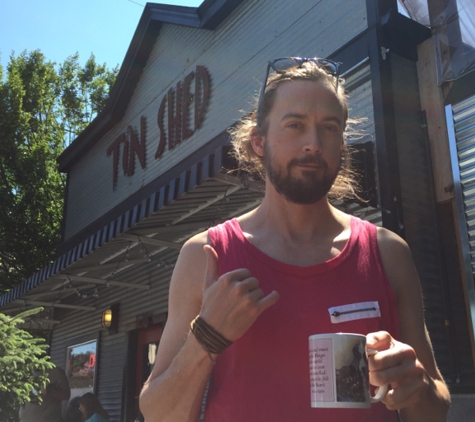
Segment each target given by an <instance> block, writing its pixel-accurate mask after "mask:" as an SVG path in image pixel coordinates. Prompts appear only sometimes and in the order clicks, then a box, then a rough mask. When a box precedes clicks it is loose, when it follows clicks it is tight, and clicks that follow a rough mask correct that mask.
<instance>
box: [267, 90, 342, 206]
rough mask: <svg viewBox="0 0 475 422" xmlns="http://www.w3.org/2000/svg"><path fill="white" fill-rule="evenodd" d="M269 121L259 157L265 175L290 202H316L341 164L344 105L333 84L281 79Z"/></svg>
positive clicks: (330, 184) (332, 180)
mask: <svg viewBox="0 0 475 422" xmlns="http://www.w3.org/2000/svg"><path fill="white" fill-rule="evenodd" d="M268 123H269V125H268V131H267V134H266V135H265V136H264V137H263V143H264V148H263V163H264V167H265V171H266V174H267V177H268V179H269V181H270V182H271V183H272V185H273V186H274V188H275V190H276V191H277V192H278V193H279V194H281V195H282V196H284V197H285V198H286V199H287V200H288V201H290V202H294V203H297V204H314V203H316V202H318V201H319V200H320V199H322V198H323V197H325V196H326V194H327V193H328V192H329V190H330V188H331V187H332V185H333V182H334V181H335V179H336V177H337V175H338V172H339V170H340V154H341V149H342V145H343V130H344V111H343V107H342V105H341V104H340V102H339V101H338V99H337V97H336V95H335V92H334V89H333V88H332V87H331V86H329V85H324V84H322V83H317V82H311V81H292V82H285V83H283V84H282V85H281V86H280V87H279V88H278V90H277V95H276V98H275V102H274V106H273V108H272V110H271V112H270V113H269V116H268Z"/></svg>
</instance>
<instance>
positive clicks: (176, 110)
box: [155, 66, 211, 158]
mask: <svg viewBox="0 0 475 422" xmlns="http://www.w3.org/2000/svg"><path fill="white" fill-rule="evenodd" d="M193 80H195V92H194V95H193V94H192V93H191V84H192V82H193ZM210 94H211V88H210V79H209V73H208V71H207V70H206V68H205V67H204V66H196V71H195V72H191V73H189V74H188V75H187V76H186V77H185V80H184V82H183V83H182V82H178V83H177V84H176V88H175V89H173V88H170V89H169V90H168V93H167V94H166V95H165V96H164V97H163V99H162V102H161V103H160V107H159V108H158V114H157V124H158V128H159V129H160V140H159V142H158V148H157V151H156V152H155V158H161V156H162V155H163V153H164V152H165V146H166V145H167V141H168V150H172V149H173V148H175V147H176V146H177V145H178V144H179V143H180V142H182V141H184V140H186V139H188V138H190V137H191V135H193V133H194V130H197V129H199V128H200V127H201V126H202V124H203V121H204V117H205V114H206V110H207V108H208V104H209V98H210ZM193 102H194V130H192V129H190V124H191V122H190V115H191V113H190V108H191V104H192V103H193ZM165 112H167V114H168V119H167V123H168V124H167V128H165V123H164V122H165ZM166 129H168V130H166Z"/></svg>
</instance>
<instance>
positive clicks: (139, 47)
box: [58, 0, 243, 172]
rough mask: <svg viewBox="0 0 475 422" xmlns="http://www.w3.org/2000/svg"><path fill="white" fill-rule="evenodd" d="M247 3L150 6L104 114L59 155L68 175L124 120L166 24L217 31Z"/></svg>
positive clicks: (223, 0)
mask: <svg viewBox="0 0 475 422" xmlns="http://www.w3.org/2000/svg"><path fill="white" fill-rule="evenodd" d="M242 1H243V0H205V1H204V2H203V3H202V4H201V5H200V6H199V7H198V8H196V7H184V6H171V5H164V4H159V3H147V4H146V6H145V9H144V12H143V14H142V17H141V18H140V21H139V24H138V26H137V29H136V30H135V33H134V36H133V38H132V41H131V43H130V45H129V48H128V50H127V53H126V55H125V58H124V61H123V63H122V66H121V68H120V70H119V74H118V76H117V79H116V82H115V84H114V86H113V87H112V90H111V93H110V96H109V99H108V101H107V103H106V106H105V108H104V110H103V111H102V113H101V114H99V115H98V116H97V117H96V118H95V119H94V120H93V121H92V122H91V124H90V125H89V126H88V127H87V128H86V129H84V131H83V132H81V133H80V134H79V135H78V137H77V138H76V139H75V140H74V141H73V142H72V143H71V144H70V145H69V147H68V148H67V149H66V150H65V151H64V152H63V153H62V154H61V155H60V156H59V158H58V163H59V170H60V171H61V172H68V170H69V169H70V167H71V166H72V165H73V164H74V163H75V162H77V160H78V159H79V158H80V157H81V156H83V154H85V153H86V152H87V151H88V150H89V149H90V148H91V147H92V146H93V145H94V144H95V143H96V142H97V141H98V140H99V139H100V138H101V137H102V136H103V135H104V134H105V133H106V132H107V131H108V130H110V129H111V128H112V127H113V126H114V125H115V124H117V123H118V122H119V121H120V120H121V118H122V117H123V115H124V113H125V111H126V109H127V106H128V104H129V101H130V99H131V98H132V94H133V93H134V90H135V88H136V86H137V83H138V81H139V79H140V77H141V75H142V72H143V69H144V67H145V65H146V63H147V60H148V57H149V55H150V52H151V51H152V48H153V46H154V44H155V42H156V40H157V37H158V36H159V33H160V29H161V27H162V25H163V24H164V23H167V24H174V25H183V26H188V27H192V28H199V29H207V30H214V29H215V28H216V27H217V26H218V25H219V24H220V23H221V22H223V21H224V20H225V19H226V18H227V17H228V16H229V14H230V13H231V12H232V11H233V10H234V9H235V8H236V7H237V6H238V5H239V4H240V3H242Z"/></svg>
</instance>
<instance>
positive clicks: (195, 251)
mask: <svg viewBox="0 0 475 422" xmlns="http://www.w3.org/2000/svg"><path fill="white" fill-rule="evenodd" d="M207 243H208V231H204V232H201V233H198V234H196V235H194V236H193V237H191V238H190V239H188V240H187V241H186V242H185V244H184V245H183V247H182V248H181V251H180V255H179V256H178V259H177V262H176V265H175V270H174V272H173V276H172V285H173V284H180V285H182V284H187V285H188V287H189V283H190V281H192V280H193V281H196V282H200V283H201V282H202V279H200V278H199V276H200V275H201V276H203V275H204V271H205V268H206V255H205V252H204V250H203V246H204V245H206V244H207ZM200 273H202V274H200ZM183 282H184V283H183Z"/></svg>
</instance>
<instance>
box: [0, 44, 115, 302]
mask: <svg viewBox="0 0 475 422" xmlns="http://www.w3.org/2000/svg"><path fill="white" fill-rule="evenodd" d="M117 72H118V67H116V68H114V69H112V70H109V69H107V67H106V65H98V64H97V63H96V61H95V57H94V55H91V57H90V58H89V60H87V62H86V64H85V65H84V66H81V65H80V64H79V56H78V55H77V54H76V55H73V56H71V57H69V58H67V59H66V60H65V61H64V63H62V64H60V65H59V66H56V64H55V63H54V62H51V61H48V60H47V59H46V58H45V56H44V55H43V54H42V53H41V52H40V51H39V50H35V51H32V52H30V53H28V52H26V51H25V52H23V53H21V54H20V55H19V56H17V57H15V56H14V55H12V56H11V57H10V61H9V63H8V65H7V71H6V74H5V75H4V71H3V68H2V66H1V65H0V294H1V293H3V292H5V291H7V290H9V289H10V288H11V287H13V286H15V285H16V284H18V283H19V282H21V281H22V280H24V279H25V278H27V277H29V276H30V275H32V274H34V273H35V272H36V271H38V270H39V269H41V268H42V267H44V266H45V265H47V264H48V263H50V262H51V261H52V260H53V259H54V257H55V248H56V246H57V245H58V243H59V240H60V224H61V218H62V209H63V194H64V185H65V180H64V176H63V175H61V174H60V173H59V172H58V170H57V162H56V159H57V157H58V156H59V154H61V152H62V151H63V150H64V148H65V147H66V146H67V145H68V144H69V143H70V142H71V141H72V140H74V139H75V138H76V136H77V135H78V134H79V133H80V132H81V131H82V130H83V129H84V128H85V127H86V126H87V125H88V124H89V123H90V122H91V121H92V120H93V119H94V118H95V117H96V116H97V115H98V114H99V113H100V112H101V111H102V110H103V108H104V105H105V102H106V100H107V98H108V96H109V91H110V89H111V87H112V84H113V83H114V81H115V78H116V76H117Z"/></svg>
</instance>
